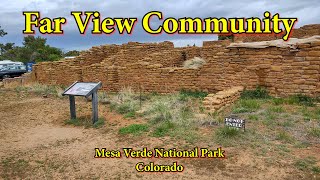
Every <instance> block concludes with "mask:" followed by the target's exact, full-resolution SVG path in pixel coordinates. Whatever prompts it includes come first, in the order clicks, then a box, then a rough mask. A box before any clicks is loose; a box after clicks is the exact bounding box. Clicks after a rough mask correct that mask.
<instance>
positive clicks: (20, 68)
mask: <svg viewBox="0 0 320 180" xmlns="http://www.w3.org/2000/svg"><path fill="white" fill-rule="evenodd" d="M26 72H27V68H26V66H25V65H24V64H23V63H22V62H14V61H10V60H4V61H0V79H4V78H11V77H18V76H21V75H22V74H24V73H26Z"/></svg>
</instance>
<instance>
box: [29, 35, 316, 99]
mask: <svg viewBox="0 0 320 180" xmlns="http://www.w3.org/2000/svg"><path fill="white" fill-rule="evenodd" d="M229 43H230V42H228V41H209V42H204V43H203V47H184V48H174V46H173V43H171V42H163V43H159V44H157V43H146V44H142V43H128V44H124V45H104V46H99V47H93V48H92V49H90V50H88V51H85V52H83V53H81V55H80V56H79V57H77V58H76V59H73V60H64V61H58V62H45V63H39V64H37V65H35V67H34V71H33V73H32V78H33V79H34V80H35V81H38V82H40V83H45V84H61V85H70V84H72V83H73V82H74V81H87V82H88V81H94V82H96V81H101V82H102V84H103V87H102V88H103V90H106V91H119V90H121V88H123V87H125V86H131V87H132V88H133V89H134V90H138V89H139V86H140V87H141V88H142V90H143V91H145V92H159V93H170V92H175V91H179V90H181V89H189V90H201V91H207V92H213V93H214V92H217V91H221V90H224V89H227V88H230V87H233V86H244V87H245V88H248V89H253V88H255V87H256V86H258V85H260V86H265V87H267V88H268V90H269V91H270V92H271V94H272V95H276V96H287V95H291V94H295V93H304V94H307V95H311V96H316V95H320V82H319V71H320V43H319V42H314V43H307V44H300V45H298V46H297V48H296V49H292V48H289V47H288V48H283V47H282V48H279V47H267V48H262V49H254V48H244V47H241V48H227V45H228V44H229ZM193 57H201V58H203V59H205V60H206V64H205V65H203V66H202V67H201V68H198V69H188V68H183V67H182V63H183V61H184V60H185V59H190V58H193Z"/></svg>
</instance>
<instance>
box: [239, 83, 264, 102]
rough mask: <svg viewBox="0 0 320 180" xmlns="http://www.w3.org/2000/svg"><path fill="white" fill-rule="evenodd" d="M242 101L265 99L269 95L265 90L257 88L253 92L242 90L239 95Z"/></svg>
mask: <svg viewBox="0 0 320 180" xmlns="http://www.w3.org/2000/svg"><path fill="white" fill-rule="evenodd" d="M241 98H242V99H267V98H270V95H269V93H268V91H267V89H266V88H264V87H260V86H258V87H257V88H256V89H255V90H244V91H243V92H242V93H241Z"/></svg>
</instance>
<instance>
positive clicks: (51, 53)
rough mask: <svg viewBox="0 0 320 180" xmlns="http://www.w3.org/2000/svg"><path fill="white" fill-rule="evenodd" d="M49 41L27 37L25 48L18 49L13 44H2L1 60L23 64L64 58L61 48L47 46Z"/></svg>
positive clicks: (0, 45)
mask: <svg viewBox="0 0 320 180" xmlns="http://www.w3.org/2000/svg"><path fill="white" fill-rule="evenodd" d="M46 43H47V39H45V38H41V37H34V36H27V37H24V39H23V43H22V44H23V46H22V47H16V46H14V44H13V43H7V44H0V50H1V51H0V52H1V56H0V59H11V60H17V61H21V62H29V61H36V62H42V61H56V60H59V59H61V58H62V55H63V53H62V51H61V50H60V49H59V48H55V47H51V46H49V45H47V44H46Z"/></svg>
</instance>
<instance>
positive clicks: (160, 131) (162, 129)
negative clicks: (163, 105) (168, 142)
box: [152, 121, 175, 137]
mask: <svg viewBox="0 0 320 180" xmlns="http://www.w3.org/2000/svg"><path fill="white" fill-rule="evenodd" d="M174 127H175V125H174V124H173V123H171V122H169V121H168V122H163V123H161V124H159V125H158V126H157V127H156V128H155V129H154V131H153V132H152V136H154V137H163V136H166V135H168V133H169V132H170V131H171V130H172V129H173V128H174Z"/></svg>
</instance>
